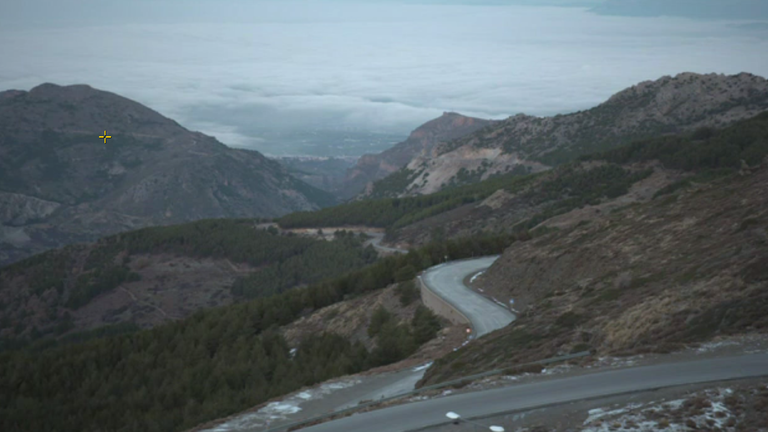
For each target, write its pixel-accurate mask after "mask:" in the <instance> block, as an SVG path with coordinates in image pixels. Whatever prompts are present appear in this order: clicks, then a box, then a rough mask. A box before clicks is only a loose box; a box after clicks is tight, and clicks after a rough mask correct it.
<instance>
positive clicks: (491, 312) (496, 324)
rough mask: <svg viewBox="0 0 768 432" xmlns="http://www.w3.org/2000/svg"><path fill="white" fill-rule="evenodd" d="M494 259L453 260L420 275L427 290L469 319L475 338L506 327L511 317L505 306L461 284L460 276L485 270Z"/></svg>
mask: <svg viewBox="0 0 768 432" xmlns="http://www.w3.org/2000/svg"><path fill="white" fill-rule="evenodd" d="M496 259H498V256H492V257H485V258H478V259H472V260H465V261H456V262H452V263H449V264H443V265H440V266H436V267H432V268H430V269H428V270H427V271H425V272H424V274H422V275H421V276H420V277H421V279H422V280H423V281H424V283H426V284H427V286H428V287H429V289H430V290H432V291H433V292H434V293H436V294H437V295H439V296H440V297H442V298H443V299H444V300H446V301H447V302H448V303H450V304H451V305H452V306H453V307H455V308H456V309H458V310H459V311H461V313H463V314H464V315H465V316H466V317H467V318H469V320H470V321H471V322H472V328H473V329H474V334H475V337H480V336H483V335H484V334H487V333H490V332H492V331H494V330H497V329H500V328H502V327H506V326H507V325H509V323H511V322H512V321H514V320H515V315H514V314H513V313H512V312H510V311H509V309H507V308H505V307H503V306H500V305H498V304H497V303H495V302H494V301H493V300H490V299H488V298H486V297H483V296H481V295H480V294H478V293H476V292H474V291H472V290H470V289H467V287H466V286H464V278H466V277H467V276H468V275H471V274H473V273H477V272H479V271H481V270H485V269H486V268H488V267H490V266H491V264H493V262H494V261H496Z"/></svg>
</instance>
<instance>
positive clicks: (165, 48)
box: [0, 1, 768, 149]
mask: <svg viewBox="0 0 768 432" xmlns="http://www.w3.org/2000/svg"><path fill="white" fill-rule="evenodd" d="M179 7H181V6H179ZM165 9H168V8H165ZM187 12H188V11H187ZM164 13H166V12H164ZM189 15H190V14H189V13H187V14H184V17H185V18H184V19H183V20H174V19H172V17H166V18H167V20H165V22H161V21H163V20H162V19H161V18H163V17H159V18H158V17H155V19H152V20H150V19H147V20H146V22H142V18H141V17H138V18H137V17H134V18H133V19H132V20H130V21H131V22H130V23H125V24H121V23H119V22H112V23H110V24H109V25H103V26H102V25H86V24H78V25H76V26H64V27H52V26H48V27H46V26H42V27H41V26H34V27H33V28H31V29H26V28H23V27H19V26H14V27H13V28H12V29H7V30H0V58H2V59H3V61H2V62H0V89H8V88H19V89H29V88H31V87H33V86H35V85H38V84H40V83H42V82H55V83H59V84H73V83H87V84H90V85H92V86H94V87H98V88H101V89H105V90H109V91H113V92H116V93H119V94H122V95H124V96H127V97H130V98H132V99H136V100H138V101H139V102H142V103H144V104H146V105H149V106H150V107H152V108H154V109H156V110H158V111H160V112H162V113H163V114H166V115H168V116H170V117H172V118H175V119H176V120H178V121H180V122H181V123H182V124H184V125H185V126H187V127H189V128H191V129H198V130H202V131H203V132H206V133H210V134H213V135H216V136H218V137H219V138H220V139H221V140H222V141H223V142H225V143H227V144H230V145H237V146H248V147H253V148H257V149H258V148H259V146H260V143H262V142H263V140H262V139H261V138H262V135H263V134H264V132H265V131H274V130H287V131H295V130H316V129H352V130H367V131H374V132H385V133H396V134H397V133H400V134H402V133H407V132H408V131H409V130H411V129H413V128H414V127H416V126H418V125H419V124H421V123H423V122H424V121H426V120H429V119H431V118H434V117H436V116H438V115H440V114H441V113H442V112H443V111H458V112H462V113H464V114H469V115H475V116H480V117H486V118H503V117H506V116H508V115H513V114H516V113H518V112H526V113H529V114H535V115H550V114H554V113H562V112H570V111H574V110H578V109H583V108H587V107H590V106H593V105H595V104H597V103H599V102H601V101H603V100H605V99H607V98H608V97H609V96H610V95H611V94H613V93H615V92H616V91H619V90H621V89H623V88H625V87H628V86H630V85H633V84H635V83H637V82H639V81H643V80H648V79H656V78H658V77H660V76H662V75H671V74H676V73H679V72H683V71H693V72H702V73H708V72H719V73H738V72H742V71H747V72H752V73H756V74H760V75H763V76H765V75H768V57H766V56H764V55H762V53H765V52H768V39H766V38H765V37H764V35H765V33H750V32H748V31H746V30H741V29H740V28H739V27H736V26H733V25H732V24H733V23H714V22H698V21H689V20H684V19H672V18H618V17H604V16H597V15H594V14H591V13H589V12H587V11H585V10H583V9H575V8H554V7H523V6H474V7H473V6H462V5H457V6H450V5H404V4H386V3H385V4H378V3H377V4H372V5H371V4H369V5H350V4H348V3H338V2H327V1H314V2H306V3H285V2H273V3H270V4H269V5H268V7H267V6H265V4H264V3H262V2H254V3H248V2H241V3H239V9H238V14H237V16H235V17H232V19H225V18H216V19H215V20H213V21H215V22H211V19H208V20H204V19H202V18H198V19H195V18H194V16H195V15H194V14H192V18H190V17H189ZM225 15H226V14H222V16H225ZM209 18H210V17H209ZM0 28H2V26H0ZM761 34H762V35H763V37H762V38H761V37H759V35H761Z"/></svg>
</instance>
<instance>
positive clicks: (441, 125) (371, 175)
mask: <svg viewBox="0 0 768 432" xmlns="http://www.w3.org/2000/svg"><path fill="white" fill-rule="evenodd" d="M492 123H493V122H492V121H489V120H481V119H477V118H472V117H466V116H463V115H461V114H457V113H450V112H447V113H443V115H442V116H440V117H438V118H436V119H434V120H431V121H429V122H427V123H425V124H423V125H422V126H420V127H419V128H417V129H416V130H414V131H413V132H412V133H411V135H410V136H409V137H408V139H407V140H405V141H403V142H401V143H399V144H396V145H395V146H394V147H392V148H391V149H389V150H386V151H384V152H382V153H380V154H375V155H364V156H362V157H361V158H360V159H359V160H358V162H357V164H356V165H355V166H354V167H352V168H350V169H349V170H348V171H347V175H346V177H345V178H344V181H343V183H342V185H341V187H340V192H339V195H340V196H341V197H344V198H350V197H353V196H355V195H357V194H360V193H361V192H363V193H364V194H365V191H370V190H371V188H370V187H367V186H369V185H370V183H371V182H374V181H376V180H379V179H382V178H384V177H386V176H388V175H390V174H392V173H393V172H395V171H397V170H399V169H400V168H402V167H404V166H405V165H407V164H408V163H409V162H410V161H412V160H413V159H414V158H416V157H419V156H424V155H428V154H430V152H431V151H432V149H433V148H434V147H435V146H436V145H437V144H439V143H441V142H446V141H450V140H453V139H457V138H461V137H464V136H467V135H469V134H471V133H473V132H475V131H477V130H479V129H482V128H484V127H486V126H488V125H490V124H492Z"/></svg>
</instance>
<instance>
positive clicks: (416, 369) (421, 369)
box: [413, 362, 432, 372]
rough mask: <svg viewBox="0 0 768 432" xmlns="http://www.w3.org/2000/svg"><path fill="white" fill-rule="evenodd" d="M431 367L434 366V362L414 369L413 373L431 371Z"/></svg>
mask: <svg viewBox="0 0 768 432" xmlns="http://www.w3.org/2000/svg"><path fill="white" fill-rule="evenodd" d="M430 366H432V362H429V363H425V364H423V365H421V366H416V367H415V368H413V371H414V372H419V371H423V370H426V369H429V367H430Z"/></svg>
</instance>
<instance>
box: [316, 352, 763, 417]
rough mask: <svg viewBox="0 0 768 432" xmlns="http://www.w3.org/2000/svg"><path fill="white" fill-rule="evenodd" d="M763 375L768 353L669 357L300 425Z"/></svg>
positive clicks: (489, 411) (491, 410) (526, 404)
mask: <svg viewBox="0 0 768 432" xmlns="http://www.w3.org/2000/svg"><path fill="white" fill-rule="evenodd" d="M766 375H768V354H766V353H762V354H751V355H744V356H738V357H722V358H715V359H708V360H698V361H688V362H679V363H668V364H661V365H655V366H645V367H637V368H628V369H620V370H611V371H607V372H598V373H593V374H588V375H581V376H576V377H570V378H561V379H554V380H550V381H544V382H537V383H533V384H521V385H513V386H510V387H504V388H500V389H495V390H486V391H480V392H475V393H465V394H460V395H456V396H449V397H444V398H440V399H432V400H426V401H421V402H414V403H410V404H406V405H399V406H393V407H390V408H384V409H380V410H377V411H371V412H367V413H363V414H356V415H353V416H351V417H347V418H342V419H339V420H335V421H331V422H328V423H323V424H320V425H317V426H312V427H308V428H304V429H302V431H306V432H347V431H349V432H352V431H365V432H398V431H401V432H405V431H412V430H415V429H419V428H424V427H429V426H434V425H439V424H444V423H446V422H447V421H446V418H445V413H446V412H448V411H458V412H461V414H462V415H463V416H464V418H473V417H483V416H490V415H493V414H501V413H504V412H510V411H516V410H526V409H533V408H540V407H546V406H548V405H555V404H559V403H565V402H571V401H577V400H583V399H587V398H597V397H604V396H611V395H617V394H623V393H629V392H636V391H642V390H652V389H657V388H663V387H673V386H679V385H686V384H698V383H706V382H713V381H723V380H731V379H740V378H741V379H743V378H750V377H759V376H766Z"/></svg>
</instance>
